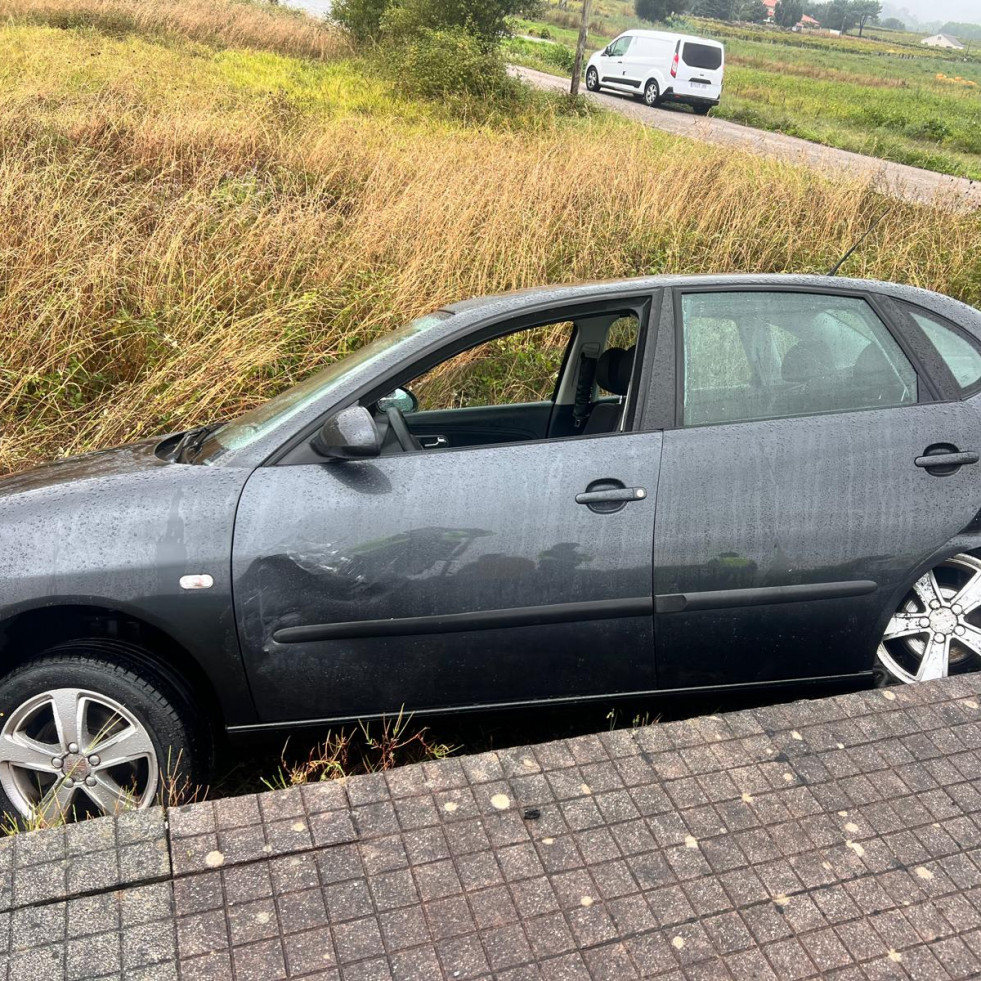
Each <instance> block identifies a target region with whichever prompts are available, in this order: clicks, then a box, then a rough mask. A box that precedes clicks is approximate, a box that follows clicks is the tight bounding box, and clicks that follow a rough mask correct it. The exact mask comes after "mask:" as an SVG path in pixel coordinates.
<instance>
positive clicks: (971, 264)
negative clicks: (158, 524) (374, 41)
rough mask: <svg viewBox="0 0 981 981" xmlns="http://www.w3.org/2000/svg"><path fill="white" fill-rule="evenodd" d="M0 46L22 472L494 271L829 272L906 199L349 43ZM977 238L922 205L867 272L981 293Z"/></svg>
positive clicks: (0, 142)
mask: <svg viewBox="0 0 981 981" xmlns="http://www.w3.org/2000/svg"><path fill="white" fill-rule="evenodd" d="M5 2H6V0H5ZM46 2H50V3H53V2H54V0H46ZM69 2H76V0H69ZM99 2H103V0H99ZM105 2H108V0H105ZM124 2H129V0H124ZM249 16H251V14H250V15H249ZM0 45H3V46H4V49H5V50H6V51H7V52H8V53H9V56H8V58H7V59H6V61H4V62H3V63H2V64H0V147H2V150H0V214H2V215H3V216H4V220H3V221H2V222H0V425H2V427H3V428H2V432H3V436H4V438H3V440H2V443H0V467H2V468H3V469H16V468H21V467H24V466H27V465H29V464H31V463H34V462H36V461H38V460H41V459H43V458H46V457H50V456H52V455H55V454H56V453H59V452H73V451H79V450H83V449H88V448H92V447H96V446H100V445H107V444H112V443H116V442H119V441H122V440H127V439H131V438H134V437H138V436H142V435H147V434H152V433H154V432H159V431H163V430H166V429H167V428H176V427H178V426H185V425H190V424H193V423H197V422H201V421H206V420H213V419H218V418H221V417H224V416H227V415H229V414H232V413H235V412H239V411H241V410H244V409H245V408H247V407H249V406H251V405H254V404H255V403H257V402H258V401H261V400H262V399H264V398H267V397H268V396H270V395H271V394H273V393H274V392H275V391H277V390H279V389H281V388H282V387H284V386H286V385H288V384H290V383H291V382H293V381H295V380H297V379H298V378H300V377H301V376H303V375H304V374H306V373H307V372H309V371H311V370H313V369H315V368H316V367H318V366H319V365H321V364H323V363H324V362H325V361H326V360H328V359H331V358H334V357H337V356H338V355H341V354H343V353H345V352H346V351H349V350H351V349H352V348H354V347H356V346H357V345H359V344H361V343H362V342H363V341H365V340H366V339H368V338H370V337H371V336H374V335H375V334H377V333H378V332H380V331H385V330H389V329H391V328H392V327H394V326H396V325H397V324H399V323H401V322H403V321H404V320H406V319H407V318H409V317H412V316H415V315H417V314H419V313H422V312H424V311H426V310H427V309H431V308H432V307H434V306H436V305H438V304H440V303H442V302H444V301H448V300H453V299H457V298H461V297H465V296H468V295H474V294H480V293H487V292H495V291H500V290H508V289H513V288H519V287H525V286H530V285H535V284H540V283H549V282H558V281H574V280H581V279H590V278H596V277H615V276H629V275H637V274H646V273H658V272H667V271H680V272H702V271H710V270H713V271H715V270H718V271H726V270H747V271H764V270H765V271H774V270H776V271H817V270H823V269H825V268H827V267H828V266H829V265H831V263H832V262H833V261H834V260H835V259H836V258H837V257H838V256H839V254H840V253H841V252H842V251H843V250H844V248H845V247H846V246H847V245H848V244H849V243H850V242H851V241H852V240H854V239H855V238H856V237H857V236H858V235H859V234H860V233H861V232H862V231H863V230H864V229H865V227H866V226H867V224H868V223H869V221H870V218H871V217H872V216H873V215H874V214H875V213H877V211H878V209H879V208H880V206H881V201H880V200H879V199H878V197H877V196H876V194H875V193H874V191H873V190H872V189H870V188H869V187H867V186H863V185H861V184H858V183H849V182H840V181H836V182H830V181H825V180H822V179H821V178H820V177H819V176H817V175H815V174H814V173H812V172H810V171H805V170H801V169H796V168H793V167H790V166H786V165H782V164H778V163H768V162H764V161H762V160H761V159H759V158H756V157H752V156H748V155H742V154H736V153H731V152H727V151H724V150H721V149H716V148H710V147H707V146H704V145H696V144H691V143H687V142H684V141H678V140H674V139H671V138H668V137H660V136H656V135H651V134H649V133H645V132H640V131H639V130H638V129H636V128H632V127H631V126H629V125H628V124H625V123H620V122H617V121H615V120H606V119H587V120H573V121H570V120H563V119H561V118H559V119H556V120H554V121H551V122H550V121H548V120H545V121H544V122H543V121H539V122H538V123H536V124H535V125H534V126H533V127H531V128H527V129H517V130H513V131H502V130H499V129H491V128H479V127H466V126H463V125H459V124H452V123H449V122H446V121H441V120H440V119H438V118H437V117H436V116H435V115H433V114H432V113H430V112H429V110H426V109H425V108H423V107H420V106H418V105H409V104H405V103H400V102H398V100H394V101H393V98H392V95H391V93H389V92H387V90H384V89H381V88H379V84H380V83H376V82H373V81H372V80H371V79H368V78H364V77H361V76H359V75H358V74H357V70H356V69H355V68H354V67H352V66H350V65H349V66H337V65H334V66H329V65H328V66H326V67H321V66H317V65H314V64H312V63H311V62H309V61H299V60H294V59H289V58H284V57H281V56H277V55H272V54H269V53H265V54H243V53H241V52H239V53H234V52H224V53H216V52H215V51H213V50H211V49H206V48H202V47H201V46H200V45H190V46H187V45H180V44H178V45H174V44H168V45H159V44H153V43H147V42H145V41H144V40H141V39H139V38H138V37H134V36H132V35H130V36H126V37H121V38H112V37H107V36H105V35H104V34H100V33H93V32H91V31H67V32H66V31H55V30H50V29H45V28H28V27H23V26H8V27H7V28H3V29H0ZM979 244H981V218H979V217H978V216H976V215H973V216H972V215H965V214H961V213H958V212H957V211H955V210H953V209H951V210H943V209H928V208H921V207H915V206H912V205H908V204H901V203H897V204H894V205H893V207H892V211H891V212H890V213H889V215H888V217H887V218H886V219H885V220H884V221H883V222H882V224H881V225H880V226H879V228H878V230H877V231H876V233H875V234H874V236H873V237H872V238H871V239H870V240H869V242H868V243H866V245H865V246H863V248H862V249H861V250H860V252H859V253H858V254H857V255H856V256H855V257H854V258H853V259H852V260H850V262H849V265H848V268H847V271H848V272H849V273H852V274H856V275H867V276H877V277H882V278H885V279H896V280H901V281H905V282H911V283H915V284H917V285H923V286H929V287H931V288H934V289H938V290H941V291H944V292H947V293H951V294H953V295H955V296H959V297H961V298H963V299H965V300H967V301H968V302H974V303H978V302H981V249H979V248H978V246H979Z"/></svg>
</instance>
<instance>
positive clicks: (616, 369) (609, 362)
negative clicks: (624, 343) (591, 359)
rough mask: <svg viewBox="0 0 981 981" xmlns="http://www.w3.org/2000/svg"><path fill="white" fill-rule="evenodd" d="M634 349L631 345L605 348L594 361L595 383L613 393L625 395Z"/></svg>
mask: <svg viewBox="0 0 981 981" xmlns="http://www.w3.org/2000/svg"><path fill="white" fill-rule="evenodd" d="M634 350H635V348H633V347H631V348H628V349H627V350H624V349H623V348H622V347H611V348H607V349H606V350H605V351H604V352H603V353H602V354H601V355H600V356H599V360H598V361H597V362H596V383H597V384H598V385H599V387H600V388H602V389H604V390H605V391H607V392H610V393H611V394H613V395H626V394H627V391H628V389H629V388H630V375H631V374H632V372H633V370H634Z"/></svg>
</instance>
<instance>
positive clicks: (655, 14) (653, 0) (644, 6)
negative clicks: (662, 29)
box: [634, 0, 685, 21]
mask: <svg viewBox="0 0 981 981" xmlns="http://www.w3.org/2000/svg"><path fill="white" fill-rule="evenodd" d="M684 10H685V0H634V13H635V14H636V15H637V16H638V17H639V18H640V19H641V20H649V21H657V20H667V19H668V17H670V16H671V15H672V14H680V13H683V12H684Z"/></svg>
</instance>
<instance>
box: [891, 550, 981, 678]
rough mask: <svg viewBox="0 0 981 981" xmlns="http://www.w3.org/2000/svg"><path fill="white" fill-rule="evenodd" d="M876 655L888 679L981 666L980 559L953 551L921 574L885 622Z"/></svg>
mask: <svg viewBox="0 0 981 981" xmlns="http://www.w3.org/2000/svg"><path fill="white" fill-rule="evenodd" d="M876 660H877V662H878V664H877V666H878V668H879V669H880V671H881V673H882V675H883V677H884V680H885V681H886V682H887V683H897V682H902V683H904V684H911V683H913V682H914V681H932V680H934V679H936V678H946V677H947V676H948V675H949V674H963V673H965V672H967V671H977V670H978V669H979V668H981V559H979V558H977V557H976V556H974V555H968V554H966V553H962V554H960V555H954V556H952V557H951V558H949V559H946V560H945V561H943V562H941V563H940V565H938V566H936V567H935V568H933V569H931V570H930V571H929V572H926V573H924V574H923V575H922V576H920V578H919V579H918V580H917V581H916V582H915V583H914V584H913V588H912V589H910V591H909V592H908V593H907V594H906V595H905V596H904V597H903V600H902V602H901V603H900V604H899V609H898V610H896V612H895V613H894V614H893V615H892V618H891V619H890V621H889V623H888V625H887V626H886V630H885V634H884V635H883V637H882V641H881V642H880V644H879V649H878V651H877V652H876Z"/></svg>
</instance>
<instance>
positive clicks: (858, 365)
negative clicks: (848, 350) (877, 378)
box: [852, 341, 895, 377]
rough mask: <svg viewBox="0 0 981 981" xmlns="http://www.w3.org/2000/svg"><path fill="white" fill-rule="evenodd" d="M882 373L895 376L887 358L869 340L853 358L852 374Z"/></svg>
mask: <svg viewBox="0 0 981 981" xmlns="http://www.w3.org/2000/svg"><path fill="white" fill-rule="evenodd" d="M884 373H887V374H889V375H891V376H893V377H895V372H894V371H892V368H891V366H890V364H889V361H888V359H887V358H886V356H885V355H884V354H883V353H882V349H881V348H880V347H879V346H878V344H873V343H872V342H871V341H869V343H868V344H866V345H865V347H863V348H862V353H861V354H860V355H859V356H858V357H857V358H856V359H855V366H854V367H853V368H852V374H853V375H856V376H866V377H867V376H869V375H881V374H884Z"/></svg>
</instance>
